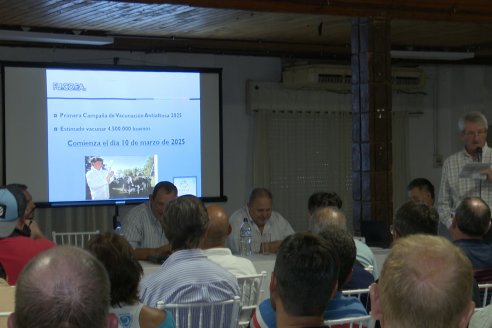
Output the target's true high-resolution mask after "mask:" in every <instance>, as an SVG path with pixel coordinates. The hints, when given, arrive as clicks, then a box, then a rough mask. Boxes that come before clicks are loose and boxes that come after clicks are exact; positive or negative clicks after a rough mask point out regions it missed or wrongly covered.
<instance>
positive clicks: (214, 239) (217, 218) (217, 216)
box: [203, 204, 231, 249]
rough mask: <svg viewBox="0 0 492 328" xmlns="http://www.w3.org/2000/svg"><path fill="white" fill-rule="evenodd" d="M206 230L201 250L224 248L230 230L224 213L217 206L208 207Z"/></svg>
mask: <svg viewBox="0 0 492 328" xmlns="http://www.w3.org/2000/svg"><path fill="white" fill-rule="evenodd" d="M207 213H208V219H209V224H208V230H207V235H206V237H205V241H204V243H203V248H204V249H207V248H212V247H225V243H226V239H227V236H228V235H229V233H230V232H231V228H230V225H229V218H228V216H227V213H226V211H225V210H224V209H223V208H222V207H221V206H219V205H215V204H212V205H208V206H207Z"/></svg>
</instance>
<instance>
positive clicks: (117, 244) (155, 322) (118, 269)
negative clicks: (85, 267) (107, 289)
mask: <svg viewBox="0 0 492 328" xmlns="http://www.w3.org/2000/svg"><path fill="white" fill-rule="evenodd" d="M87 250H88V251H89V252H91V253H92V254H93V255H94V256H95V257H96V258H97V259H98V260H99V261H101V263H102V264H103V265H104V267H105V268H106V271H107V272H108V274H109V280H110V282H111V308H110V310H109V311H110V312H111V313H114V314H115V315H116V316H117V317H118V322H119V324H120V326H121V327H125V328H140V327H141V328H157V327H159V328H174V327H175V324H174V321H173V319H172V316H171V314H170V313H168V312H167V311H161V310H158V309H154V308H151V307H148V306H146V305H143V304H142V303H140V302H139V299H138V287H139V283H140V278H141V277H142V275H143V269H142V266H141V265H140V263H139V262H138V260H137V259H136V257H135V254H134V252H133V249H132V247H131V246H130V244H129V243H128V242H127V241H126V240H125V238H123V237H122V236H120V235H117V234H114V233H109V232H106V233H104V234H99V235H96V236H95V237H94V238H92V239H91V240H90V241H89V244H88V245H87Z"/></svg>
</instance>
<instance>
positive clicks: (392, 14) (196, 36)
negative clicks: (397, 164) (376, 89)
mask: <svg viewBox="0 0 492 328" xmlns="http://www.w3.org/2000/svg"><path fill="white" fill-rule="evenodd" d="M0 13H1V14H0V17H1V19H0V29H2V30H7V29H8V30H29V31H36V32H55V33H66V34H73V33H80V34H83V35H108V36H113V37H114V38H115V42H114V44H112V45H107V46H99V47H97V48H101V49H120V50H134V51H144V52H176V51H179V52H199V53H219V54H243V55H259V56H280V57H284V58H293V59H312V60H317V61H324V60H327V61H333V60H347V59H348V58H349V56H350V31H351V21H352V18H353V17H362V16H364V17H374V18H385V19H390V20H391V38H392V49H404V50H434V51H469V52H474V53H475V58H474V59H472V60H468V62H474V63H484V64H492V1H491V0H455V1H446V0H406V1H404V0H387V1H384V0H338V1H336V0H324V1H321V0H305V1H300V0H253V1H245V0H208V1H207V0H195V1H179V0H175V1H162V0H153V1H152V0H140V1H136V0H134V1H100V0H75V1H70V0H0ZM0 45H12V46H32V45H33V44H32V43H24V42H14V41H0ZM36 46H44V47H63V48H81V47H82V46H74V45H60V44H58V45H55V44H36ZM85 47H86V48H88V47H91V48H95V46H85Z"/></svg>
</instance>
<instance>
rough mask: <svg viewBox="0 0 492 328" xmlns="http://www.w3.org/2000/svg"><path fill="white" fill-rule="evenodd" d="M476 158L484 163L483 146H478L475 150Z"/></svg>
mask: <svg viewBox="0 0 492 328" xmlns="http://www.w3.org/2000/svg"><path fill="white" fill-rule="evenodd" d="M475 160H476V161H477V162H479V163H482V148H481V147H477V149H476V150H475Z"/></svg>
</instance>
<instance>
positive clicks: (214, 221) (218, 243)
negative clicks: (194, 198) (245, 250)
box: [201, 205, 256, 276]
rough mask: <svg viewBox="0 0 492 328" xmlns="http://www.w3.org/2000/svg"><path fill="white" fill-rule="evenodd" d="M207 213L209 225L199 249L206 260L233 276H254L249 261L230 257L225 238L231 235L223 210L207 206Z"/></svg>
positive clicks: (217, 206) (253, 269) (218, 207)
mask: <svg viewBox="0 0 492 328" xmlns="http://www.w3.org/2000/svg"><path fill="white" fill-rule="evenodd" d="M207 213H208V219H209V224H208V229H207V234H206V236H205V239H204V241H203V244H202V246H201V248H202V249H203V251H204V252H205V255H207V257H208V259H209V260H210V261H212V262H215V263H217V264H218V265H220V266H221V267H223V268H224V269H226V270H227V271H229V272H230V273H232V274H233V275H235V276H247V275H252V274H256V269H255V267H254V265H253V263H252V262H251V261H250V260H248V259H246V258H244V257H239V256H234V255H232V253H231V250H230V249H229V248H226V246H225V244H226V240H227V236H229V235H230V233H231V225H230V224H229V220H228V218H227V213H226V212H225V211H224V209H223V208H222V207H220V206H219V205H209V206H207Z"/></svg>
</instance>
